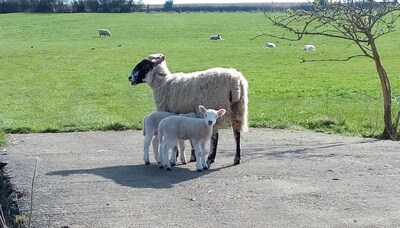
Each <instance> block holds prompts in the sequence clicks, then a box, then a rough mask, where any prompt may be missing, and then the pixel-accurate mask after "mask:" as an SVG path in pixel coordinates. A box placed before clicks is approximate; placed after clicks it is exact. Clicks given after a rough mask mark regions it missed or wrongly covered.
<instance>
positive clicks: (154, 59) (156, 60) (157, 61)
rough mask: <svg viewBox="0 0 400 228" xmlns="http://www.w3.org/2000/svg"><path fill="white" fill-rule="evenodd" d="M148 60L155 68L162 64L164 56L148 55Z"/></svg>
mask: <svg viewBox="0 0 400 228" xmlns="http://www.w3.org/2000/svg"><path fill="white" fill-rule="evenodd" d="M148 59H149V60H150V61H151V62H152V63H153V64H154V66H157V65H158V64H160V63H162V62H164V60H165V56H164V55H163V54H154V55H150V56H149V58H148Z"/></svg>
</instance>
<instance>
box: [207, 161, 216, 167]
mask: <svg viewBox="0 0 400 228" xmlns="http://www.w3.org/2000/svg"><path fill="white" fill-rule="evenodd" d="M211 163H214V161H211V160H210V159H208V160H207V167H210V166H211Z"/></svg>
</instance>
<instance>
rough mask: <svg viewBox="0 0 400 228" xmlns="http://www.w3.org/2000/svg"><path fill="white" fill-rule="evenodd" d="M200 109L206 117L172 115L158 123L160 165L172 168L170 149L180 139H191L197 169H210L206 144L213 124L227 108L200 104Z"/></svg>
mask: <svg viewBox="0 0 400 228" xmlns="http://www.w3.org/2000/svg"><path fill="white" fill-rule="evenodd" d="M198 108H199V111H200V112H201V113H202V114H203V116H204V118H203V119H199V118H189V117H184V116H170V117H167V118H165V119H163V120H161V122H160V124H159V125H158V140H159V145H160V153H159V155H158V160H159V161H160V162H159V166H160V167H161V168H162V167H164V168H166V169H167V170H171V165H170V162H169V161H168V152H169V149H171V148H172V147H175V146H176V144H177V141H179V140H190V141H191V142H192V145H193V147H194V150H195V153H196V170H197V172H202V171H203V169H208V165H207V163H206V154H207V152H206V149H205V145H206V143H207V142H208V141H209V140H210V137H211V133H212V131H213V126H214V124H215V123H216V121H217V118H219V117H221V116H223V115H224V114H225V112H226V110H225V109H219V110H218V111H216V110H214V109H206V108H205V107H204V106H202V105H199V107H198Z"/></svg>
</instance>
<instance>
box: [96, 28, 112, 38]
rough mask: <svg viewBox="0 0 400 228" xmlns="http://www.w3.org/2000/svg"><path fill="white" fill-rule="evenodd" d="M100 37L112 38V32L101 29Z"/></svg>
mask: <svg viewBox="0 0 400 228" xmlns="http://www.w3.org/2000/svg"><path fill="white" fill-rule="evenodd" d="M99 35H100V37H101V36H111V32H110V31H108V29H99Z"/></svg>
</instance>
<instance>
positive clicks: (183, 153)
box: [178, 140, 187, 164]
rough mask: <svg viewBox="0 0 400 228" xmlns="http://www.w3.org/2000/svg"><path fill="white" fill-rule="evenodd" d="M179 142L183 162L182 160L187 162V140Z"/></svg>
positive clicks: (183, 162) (184, 162)
mask: <svg viewBox="0 0 400 228" xmlns="http://www.w3.org/2000/svg"><path fill="white" fill-rule="evenodd" d="M178 144H179V150H180V153H179V156H180V158H181V162H182V164H186V163H187V161H186V156H185V141H183V140H181V141H179V143H178Z"/></svg>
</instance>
